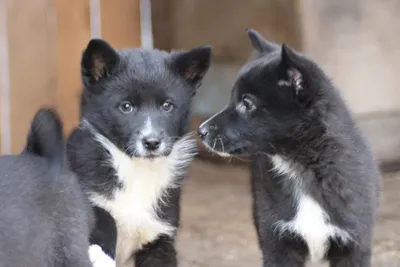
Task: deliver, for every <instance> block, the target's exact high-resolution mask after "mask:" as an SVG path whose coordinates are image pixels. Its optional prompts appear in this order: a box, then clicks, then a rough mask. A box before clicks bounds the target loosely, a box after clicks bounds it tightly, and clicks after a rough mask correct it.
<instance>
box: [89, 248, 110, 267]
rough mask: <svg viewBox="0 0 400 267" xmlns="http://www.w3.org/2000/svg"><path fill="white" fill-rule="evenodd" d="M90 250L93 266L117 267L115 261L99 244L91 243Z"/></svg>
mask: <svg viewBox="0 0 400 267" xmlns="http://www.w3.org/2000/svg"><path fill="white" fill-rule="evenodd" d="M88 252H89V259H90V261H91V262H92V266H93V267H116V264H115V261H114V260H113V259H111V258H110V257H109V256H108V255H107V254H106V253H104V251H103V250H102V249H101V247H100V246H99V245H90V247H89V251H88Z"/></svg>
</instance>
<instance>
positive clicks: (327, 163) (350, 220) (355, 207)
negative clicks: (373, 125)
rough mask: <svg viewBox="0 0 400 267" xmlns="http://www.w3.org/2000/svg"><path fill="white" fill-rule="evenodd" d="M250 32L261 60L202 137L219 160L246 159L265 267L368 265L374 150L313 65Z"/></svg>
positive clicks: (376, 187) (374, 201)
mask: <svg viewBox="0 0 400 267" xmlns="http://www.w3.org/2000/svg"><path fill="white" fill-rule="evenodd" d="M248 34H249V37H250V42H251V44H252V46H253V47H254V49H255V51H256V54H257V55H256V56H255V58H254V59H253V60H251V61H250V62H249V63H247V64H246V65H245V66H244V67H243V68H242V69H241V71H240V72H239V74H238V78H237V80H236V82H235V84H234V86H233V89H232V95H231V99H230V102H229V104H228V106H227V107H226V108H224V109H223V110H222V111H221V112H220V113H218V114H216V115H215V116H213V117H212V118H210V119H209V120H207V121H206V122H204V123H203V124H202V125H201V126H200V128H199V131H198V132H199V135H200V136H201V138H202V139H203V142H204V144H205V145H206V146H207V147H209V148H211V149H212V150H213V151H215V152H216V153H219V154H220V155H222V156H250V157H251V160H252V163H251V178H252V193H253V216H254V223H255V227H256V229H257V233H258V238H259V244H260V247H261V250H262V253H263V265H264V266H265V267H267V266H268V267H283V266H287V267H289V266H290V267H296V266H299V267H300V266H304V265H305V263H306V262H307V261H324V260H327V261H329V262H330V266H332V267H367V266H370V265H371V263H370V258H371V239H372V232H373V227H374V223H375V219H376V214H377V207H378V200H379V191H380V175H379V171H378V167H377V163H376V162H375V160H374V157H373V155H372V152H371V149H370V147H369V146H368V144H367V142H366V140H365V138H364V137H363V135H362V134H361V133H360V130H359V129H358V128H357V125H356V124H355V122H354V120H353V119H352V117H351V115H350V112H349V110H348V108H347V107H346V105H345V103H344V101H343V100H342V97H341V96H340V93H339V90H338V89H337V88H336V87H335V86H334V85H333V84H332V83H331V81H330V80H329V78H328V77H327V76H326V75H325V73H324V72H323V71H322V70H321V68H320V67H319V66H318V65H317V64H316V63H314V62H313V61H311V60H310V59H308V58H306V57H305V56H303V55H301V54H300V53H298V52H295V51H294V50H292V49H291V48H290V47H289V46H287V45H282V46H278V45H276V44H273V43H269V42H267V41H266V40H264V39H263V38H262V37H261V36H260V35H259V34H258V33H257V32H256V31H254V30H248Z"/></svg>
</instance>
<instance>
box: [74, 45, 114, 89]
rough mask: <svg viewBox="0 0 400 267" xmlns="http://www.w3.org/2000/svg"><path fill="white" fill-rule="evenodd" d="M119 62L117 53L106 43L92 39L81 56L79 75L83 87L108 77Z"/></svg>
mask: <svg viewBox="0 0 400 267" xmlns="http://www.w3.org/2000/svg"><path fill="white" fill-rule="evenodd" d="M118 61H119V56H118V53H117V52H116V51H115V50H114V48H112V47H111V46H110V45H109V44H108V43H107V42H106V41H104V40H100V39H92V40H91V41H90V42H89V44H88V46H87V47H86V49H85V51H84V52H83V55H82V60H81V74H82V82H83V84H84V86H85V87H86V86H89V85H92V84H94V83H96V82H97V81H99V80H100V79H102V78H105V77H108V76H109V75H110V74H111V73H112V71H113V70H114V68H115V66H116V65H117V63H118Z"/></svg>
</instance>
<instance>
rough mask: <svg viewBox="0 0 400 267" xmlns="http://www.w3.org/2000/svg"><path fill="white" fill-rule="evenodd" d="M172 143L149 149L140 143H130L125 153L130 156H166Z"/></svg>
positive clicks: (149, 157) (148, 157) (151, 157)
mask: <svg viewBox="0 0 400 267" xmlns="http://www.w3.org/2000/svg"><path fill="white" fill-rule="evenodd" d="M171 147H172V145H168V144H163V145H161V146H160V147H159V148H157V149H154V150H149V149H146V148H145V147H143V146H142V145H140V144H136V145H131V146H129V147H128V149H127V150H126V153H127V154H128V155H129V156H130V157H132V158H144V159H150V160H152V159H156V158H159V157H167V156H169V154H170V153H171V149H172V148H171Z"/></svg>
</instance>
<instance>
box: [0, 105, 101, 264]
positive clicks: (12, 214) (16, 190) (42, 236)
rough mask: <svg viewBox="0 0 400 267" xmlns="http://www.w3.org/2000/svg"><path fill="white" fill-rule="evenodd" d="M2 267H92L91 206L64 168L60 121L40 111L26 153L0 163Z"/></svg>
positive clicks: (0, 256) (31, 131)
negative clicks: (90, 252)
mask: <svg viewBox="0 0 400 267" xmlns="http://www.w3.org/2000/svg"><path fill="white" fill-rule="evenodd" d="M0 170H1V171H0V185H1V186H0V267H20V266H49V267H56V266H63V267H79V266H80V267H90V266H91V263H90V261H89V257H88V248H89V233H90V228H91V225H92V221H93V216H92V212H91V209H90V205H89V203H88V202H87V201H86V199H85V198H84V195H83V193H82V191H81V189H80V186H79V183H78V181H77V179H76V177H75V175H74V174H73V173H71V172H70V171H69V170H68V168H67V166H66V164H65V162H64V141H63V135H62V126H61V122H60V119H59V118H58V116H57V114H56V112H55V111H53V110H47V109H41V110H39V112H38V113H37V114H36V116H35V118H34V119H33V121H32V125H31V129H30V132H29V135H28V138H27V144H26V148H25V149H24V151H23V152H22V153H21V154H19V155H15V156H14V155H8V156H1V157H0Z"/></svg>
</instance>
